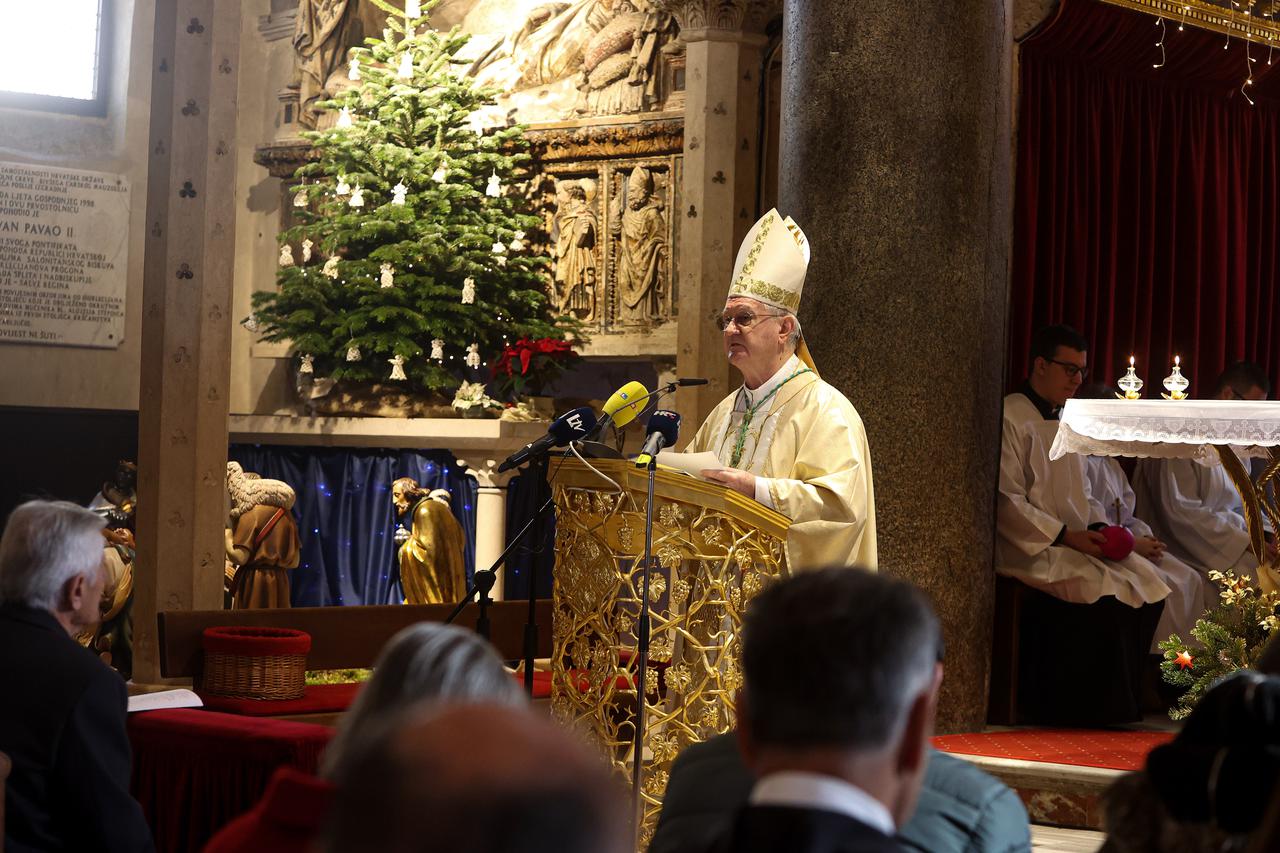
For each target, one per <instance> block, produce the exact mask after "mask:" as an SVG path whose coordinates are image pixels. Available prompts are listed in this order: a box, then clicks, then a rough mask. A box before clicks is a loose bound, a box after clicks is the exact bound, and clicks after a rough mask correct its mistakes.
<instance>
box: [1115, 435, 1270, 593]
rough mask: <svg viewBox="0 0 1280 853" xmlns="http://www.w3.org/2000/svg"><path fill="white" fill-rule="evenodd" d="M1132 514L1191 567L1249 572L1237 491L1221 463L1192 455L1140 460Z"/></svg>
mask: <svg viewBox="0 0 1280 853" xmlns="http://www.w3.org/2000/svg"><path fill="white" fill-rule="evenodd" d="M1133 488H1134V492H1135V493H1136V494H1137V509H1138V513H1139V514H1140V515H1141V516H1142V517H1143V518H1145V519H1146V520H1147V521H1148V522H1149V523H1150V524H1151V527H1152V529H1153V530H1154V531H1155V534H1156V536H1157V537H1159V538H1160V539H1161V540H1162V541H1163V542H1164V543H1165V544H1167V545H1168V546H1169V553H1171V554H1173V555H1174V556H1175V557H1177V558H1178V559H1180V560H1182V561H1183V562H1184V563H1186V564H1187V565H1189V566H1191V567H1192V568H1193V569H1195V570H1197V571H1199V572H1200V573H1202V574H1205V575H1207V574H1208V573H1209V572H1210V571H1220V572H1225V571H1228V570H1231V571H1234V572H1235V573H1236V575H1237V576H1240V575H1244V576H1248V577H1253V576H1254V575H1256V573H1257V570H1258V560H1257V558H1256V557H1255V556H1254V555H1253V551H1252V550H1250V548H1249V531H1248V528H1246V526H1245V521H1244V509H1243V507H1242V506H1241V503H1240V493H1239V492H1238V491H1236V487H1235V485H1234V484H1232V482H1231V478H1230V477H1228V476H1227V472H1226V470H1225V469H1224V468H1223V467H1222V466H1221V465H1205V464H1202V463H1200V462H1197V461H1195V460H1192V459H1141V460H1139V461H1138V468H1137V471H1136V472H1135V473H1134V477H1133Z"/></svg>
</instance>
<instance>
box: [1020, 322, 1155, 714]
mask: <svg viewBox="0 0 1280 853" xmlns="http://www.w3.org/2000/svg"><path fill="white" fill-rule="evenodd" d="M1087 349H1088V346H1087V344H1086V342H1085V340H1084V338H1083V337H1082V336H1081V335H1080V334H1079V333H1078V332H1076V331H1075V330H1074V329H1071V328H1070V327H1067V326H1050V327H1048V328H1045V329H1041V330H1040V331H1039V332H1037V333H1036V336H1035V338H1034V339H1033V341H1032V349H1031V357H1032V364H1031V370H1030V374H1029V376H1028V377H1027V380H1026V382H1024V383H1023V385H1022V388H1021V389H1020V390H1019V391H1018V392H1016V393H1013V394H1010V395H1009V396H1007V397H1005V401H1004V426H1003V435H1002V439H1001V451H1000V482H999V491H998V493H997V503H996V548H995V566H996V571H997V572H999V573H1000V574H1003V575H1007V576H1009V577H1013V578H1016V579H1018V580H1019V581H1021V582H1022V583H1024V584H1026V585H1027V586H1029V587H1031V588H1032V589H1033V590H1035V591H1036V592H1033V593H1031V594H1027V595H1025V596H1024V604H1023V607H1022V612H1021V615H1020V623H1019V624H1020V630H1021V633H1020V640H1019V649H1020V656H1019V673H1018V683H1019V697H1018V701H1019V705H1020V707H1021V708H1022V709H1023V712H1024V713H1025V715H1026V718H1027V720H1028V721H1029V722H1030V721H1034V722H1053V723H1065V724H1076V725H1093V724H1105V723H1118V722H1127V721H1133V720H1137V719H1140V718H1141V706H1140V703H1139V688H1140V686H1141V678H1142V673H1143V671H1144V669H1145V668H1146V667H1147V663H1148V662H1147V653H1148V650H1149V649H1150V648H1151V645H1152V640H1153V637H1154V636H1155V632H1156V622H1157V621H1158V619H1159V618H1160V613H1161V610H1162V606H1161V605H1160V604H1159V602H1162V601H1164V600H1165V598H1167V597H1168V595H1169V586H1168V585H1167V584H1166V583H1165V581H1164V579H1163V578H1162V576H1161V573H1160V572H1159V571H1158V570H1157V569H1156V567H1155V566H1154V565H1152V563H1151V562H1149V561H1148V560H1145V559H1143V558H1141V557H1139V556H1138V555H1136V554H1131V555H1129V556H1128V557H1126V558H1125V559H1124V560H1122V561H1113V560H1108V559H1105V558H1104V557H1103V556H1102V544H1103V542H1104V541H1105V538H1104V536H1103V535H1102V533H1100V532H1098V531H1096V530H1090V529H1089V528H1090V525H1091V524H1096V523H1098V522H1103V523H1105V522H1106V520H1107V519H1106V518H1105V517H1102V516H1100V514H1099V513H1097V512H1096V508H1095V507H1094V506H1092V505H1091V504H1090V492H1089V482H1088V478H1087V477H1086V475H1085V460H1084V457H1082V456H1079V455H1076V454H1067V455H1066V456H1063V457H1062V458H1061V459H1058V460H1056V461H1050V460H1049V448H1050V447H1051V446H1052V444H1053V439H1054V437H1055V436H1056V435H1057V431H1058V423H1057V421H1058V412H1059V410H1060V409H1061V408H1062V406H1063V405H1064V404H1065V403H1066V401H1067V400H1068V399H1069V398H1070V397H1072V396H1074V395H1075V393H1076V391H1077V390H1078V389H1079V387H1080V384H1081V383H1082V382H1083V381H1084V379H1085V377H1086V376H1087V374H1088V357H1087ZM1082 605H1088V606H1087V607H1085V606H1082Z"/></svg>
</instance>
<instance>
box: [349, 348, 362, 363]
mask: <svg viewBox="0 0 1280 853" xmlns="http://www.w3.org/2000/svg"><path fill="white" fill-rule="evenodd" d="M359 360H360V347H358V346H349V347H347V361H359Z"/></svg>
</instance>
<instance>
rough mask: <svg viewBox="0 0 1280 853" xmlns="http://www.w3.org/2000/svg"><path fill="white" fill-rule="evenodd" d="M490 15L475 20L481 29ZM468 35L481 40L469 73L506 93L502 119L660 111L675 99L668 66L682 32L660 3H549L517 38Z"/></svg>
mask: <svg viewBox="0 0 1280 853" xmlns="http://www.w3.org/2000/svg"><path fill="white" fill-rule="evenodd" d="M512 5H519V4H512ZM484 7H485V2H484V0H481V2H480V3H479V4H477V7H476V8H475V9H474V10H473V12H472V14H471V15H470V16H469V20H474V21H475V22H476V23H475V26H477V27H478V26H483V24H482V23H480V18H481V13H483V12H485V11H486V9H485V8H484ZM464 28H465V29H468V30H469V31H471V32H473V37H472V41H471V43H470V44H469V45H468V48H467V50H468V54H469V55H471V56H473V57H474V59H473V61H472V63H471V66H470V67H469V68H468V70H467V73H469V74H471V75H472V76H474V77H475V78H476V79H477V80H478V81H479V82H481V83H484V84H487V85H492V86H496V87H498V88H499V89H502V90H503V91H504V92H506V93H507V94H504V95H503V96H501V97H500V98H499V109H498V112H501V113H502V114H503V115H506V114H507V113H508V112H511V111H514V112H515V113H516V115H517V116H518V118H519V119H520V120H521V121H534V122H536V121H556V120H564V119H572V118H574V117H577V116H589V115H626V114H631V113H637V112H646V111H653V110H658V109H661V108H662V106H663V101H664V100H665V99H666V98H667V97H668V96H669V95H670V94H671V92H670V90H671V88H672V82H671V75H669V74H668V73H666V67H665V66H666V64H667V63H668V62H669V58H670V56H671V54H672V53H674V52H678V51H679V50H680V45H679V42H678V41H677V38H676V37H677V33H678V27H677V25H676V23H675V18H674V17H673V16H672V15H671V13H669V12H667V11H666V10H665V9H660V8H658V7H657V6H656V5H655V4H654V3H653V2H652V0H571V2H555V3H547V4H544V5H539V6H535V7H534V8H532V9H530V10H529V11H528V12H527V14H526V16H525V17H524V19H523V22H522V23H521V25H520V26H519V27H518V28H517V29H515V30H514V31H508V32H505V33H503V32H499V33H484V32H481V31H478V30H476V29H473V28H472V27H464Z"/></svg>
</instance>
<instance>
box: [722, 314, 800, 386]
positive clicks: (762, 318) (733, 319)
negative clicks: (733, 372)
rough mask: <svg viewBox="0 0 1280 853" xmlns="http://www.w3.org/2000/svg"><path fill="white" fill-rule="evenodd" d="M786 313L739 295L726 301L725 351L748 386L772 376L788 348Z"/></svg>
mask: <svg viewBox="0 0 1280 853" xmlns="http://www.w3.org/2000/svg"><path fill="white" fill-rule="evenodd" d="M781 317H782V315H781V314H780V313H779V312H778V311H777V310H775V309H773V308H770V307H769V306H768V305H765V304H764V303H763V302H757V301H756V300H754V299H747V298H745V297H741V296H735V297H733V298H732V299H729V300H728V301H727V302H725V304H724V311H723V312H722V313H721V315H720V319H721V323H722V324H723V325H724V331H723V335H724V352H725V355H726V356H727V357H728V358H729V363H730V364H732V365H733V366H734V367H736V368H738V370H739V371H740V372H741V373H742V377H743V379H744V380H745V381H746V383H747V387H748V388H755V387H757V386H758V385H759V384H760V383H762V382H764V381H765V380H766V379H768V378H769V377H770V376H772V375H773V374H774V373H775V372H776V371H777V369H778V366H779V364H780V362H781V361H782V360H785V359H784V358H783V356H784V354H785V353H786V350H787V332H788V329H789V326H788V325H787V324H785V323H783V322H782V320H781Z"/></svg>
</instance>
